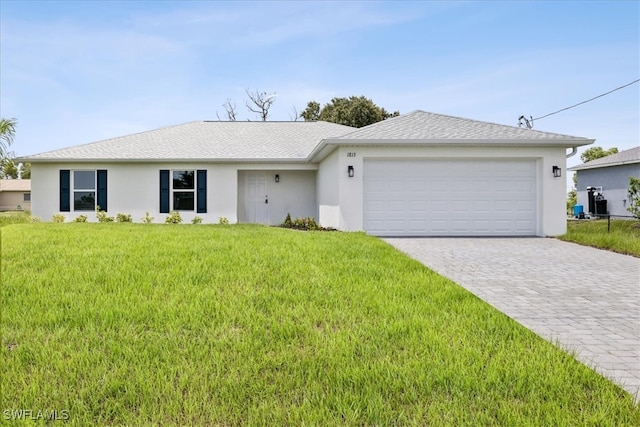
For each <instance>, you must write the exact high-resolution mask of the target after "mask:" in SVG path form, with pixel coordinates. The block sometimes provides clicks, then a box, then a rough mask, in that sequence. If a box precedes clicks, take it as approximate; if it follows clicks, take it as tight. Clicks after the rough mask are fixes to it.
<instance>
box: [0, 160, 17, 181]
mask: <svg viewBox="0 0 640 427" xmlns="http://www.w3.org/2000/svg"><path fill="white" fill-rule="evenodd" d="M19 175H20V172H19V171H18V166H17V165H16V164H15V163H14V162H13V160H11V159H10V158H8V157H5V158H4V159H2V160H0V178H2V179H18V177H19Z"/></svg>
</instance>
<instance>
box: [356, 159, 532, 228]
mask: <svg viewBox="0 0 640 427" xmlns="http://www.w3.org/2000/svg"><path fill="white" fill-rule="evenodd" d="M363 179H364V228H365V231H367V232H368V233H369V234H373V235H377V236H532V235H536V231H537V226H536V225H537V214H536V213H537V203H536V163H535V161H534V160H475V159H471V160H365V163H364V176H363Z"/></svg>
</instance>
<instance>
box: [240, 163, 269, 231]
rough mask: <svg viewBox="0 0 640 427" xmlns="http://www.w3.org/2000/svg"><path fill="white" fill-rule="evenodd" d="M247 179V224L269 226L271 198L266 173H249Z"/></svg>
mask: <svg viewBox="0 0 640 427" xmlns="http://www.w3.org/2000/svg"><path fill="white" fill-rule="evenodd" d="M246 177H247V179H246V193H245V194H246V198H247V200H246V207H247V222H250V223H254V224H267V225H268V224H269V196H268V195H267V176H266V174H265V173H264V172H249V173H247V176H246Z"/></svg>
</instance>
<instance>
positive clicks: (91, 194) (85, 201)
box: [73, 170, 96, 211]
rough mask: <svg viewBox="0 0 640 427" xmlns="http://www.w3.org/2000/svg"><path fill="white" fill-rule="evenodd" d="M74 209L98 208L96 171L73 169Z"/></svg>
mask: <svg viewBox="0 0 640 427" xmlns="http://www.w3.org/2000/svg"><path fill="white" fill-rule="evenodd" d="M73 210H74V211H94V210H96V171H82V170H79V171H73Z"/></svg>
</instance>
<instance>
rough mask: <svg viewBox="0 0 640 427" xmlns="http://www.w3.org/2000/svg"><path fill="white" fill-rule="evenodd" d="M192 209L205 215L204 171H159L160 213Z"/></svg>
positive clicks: (205, 176) (205, 174)
mask: <svg viewBox="0 0 640 427" xmlns="http://www.w3.org/2000/svg"><path fill="white" fill-rule="evenodd" d="M99 178H100V177H99V176H98V179H99ZM172 200H173V203H171V201H172ZM194 209H195V211H196V212H197V213H207V171H206V169H200V170H197V171H193V170H173V171H171V170H168V169H163V170H160V213H169V211H170V210H174V211H193V210H194Z"/></svg>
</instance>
